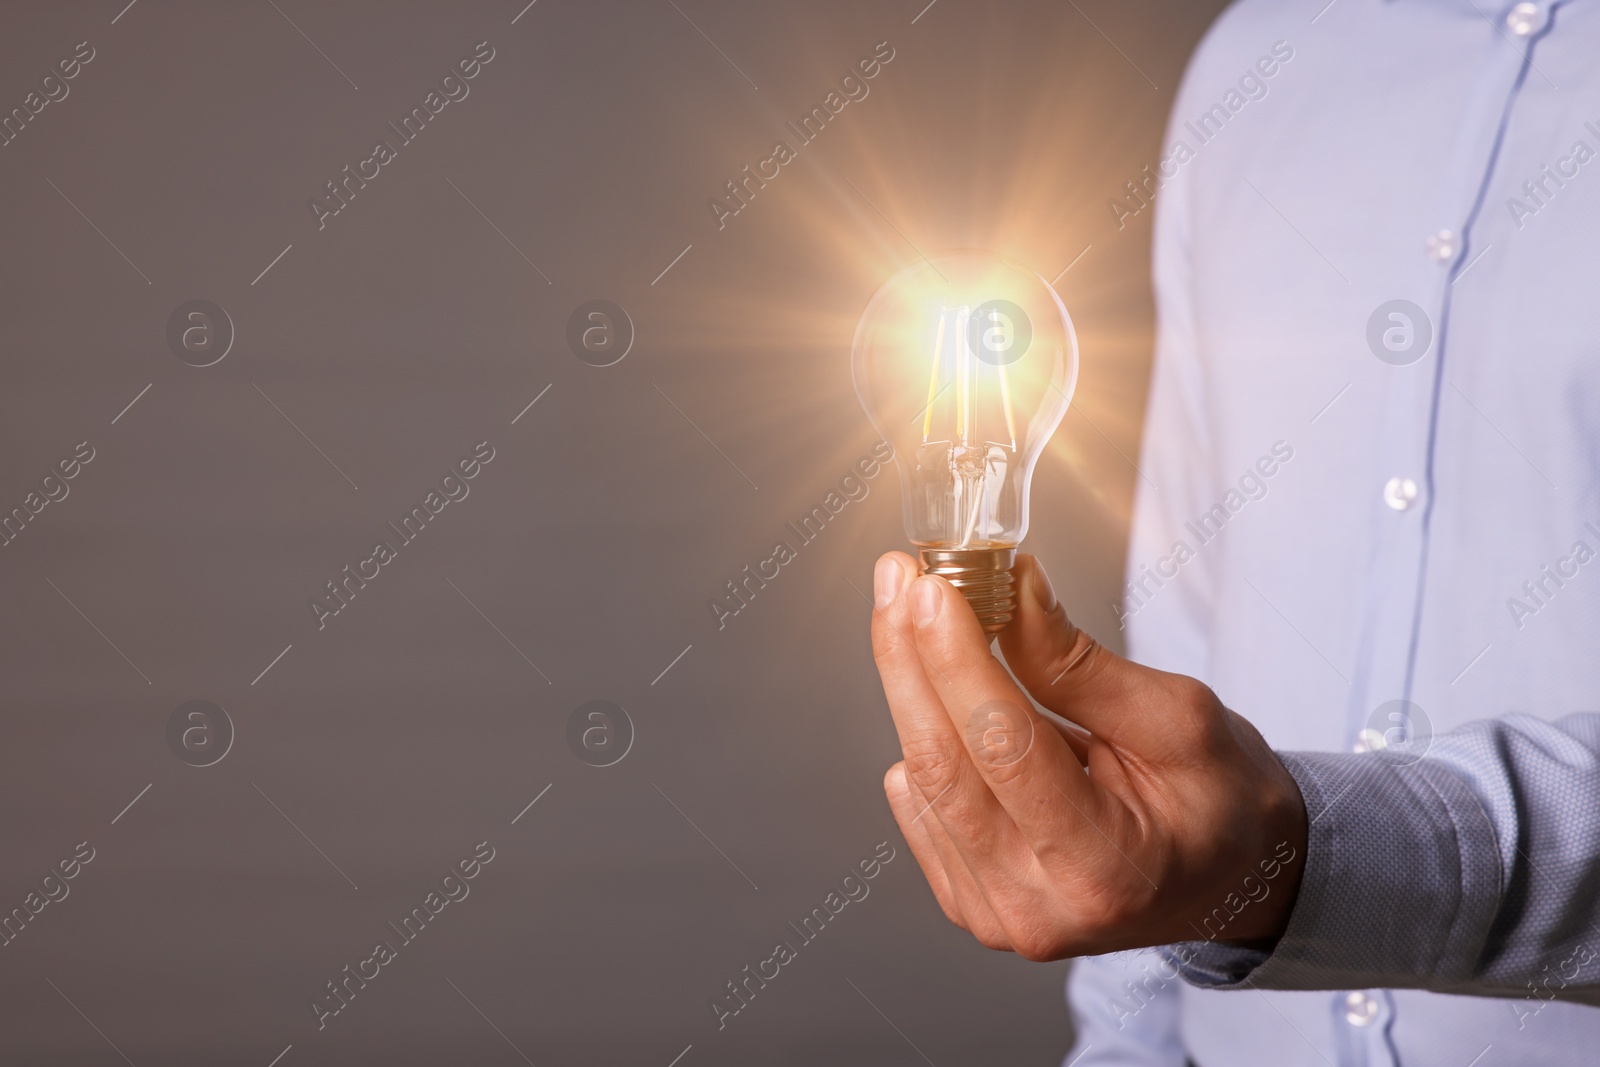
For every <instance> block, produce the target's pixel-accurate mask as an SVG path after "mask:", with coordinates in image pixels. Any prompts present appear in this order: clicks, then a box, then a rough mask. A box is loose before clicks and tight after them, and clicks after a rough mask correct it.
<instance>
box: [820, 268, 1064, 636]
mask: <svg viewBox="0 0 1600 1067" xmlns="http://www.w3.org/2000/svg"><path fill="white" fill-rule="evenodd" d="M851 370H852V375H853V377H854V379H855V386H856V394H857V396H859V397H860V399H861V406H862V407H863V408H865V409H866V412H867V417H868V418H870V419H871V420H872V424H873V426H874V427H876V428H877V430H878V433H880V434H881V435H883V438H884V440H886V441H888V442H889V444H890V445H892V446H893V447H894V450H895V460H896V466H897V467H898V469H899V471H900V487H901V490H902V491H903V505H904V516H905V527H906V536H907V537H909V538H910V539H911V542H912V544H914V545H916V546H917V549H918V556H919V558H920V562H921V565H922V570H923V572H924V573H934V574H940V575H943V576H944V577H945V578H947V579H949V580H950V581H951V582H952V583H953V584H954V585H955V586H956V587H957V588H959V589H960V590H961V591H962V593H964V594H965V595H966V597H967V600H968V602H969V603H971V605H972V607H973V610H974V611H975V612H977V615H978V618H979V621H980V622H981V623H982V624H983V627H984V629H985V630H986V631H987V632H989V633H996V632H998V631H1000V630H1002V629H1004V628H1005V626H1006V624H1007V623H1008V622H1010V621H1011V618H1012V616H1013V615H1014V613H1015V608H1016V596H1015V589H1014V583H1013V579H1012V575H1011V568H1012V565H1013V563H1014V562H1015V560H1016V548H1017V545H1018V544H1019V543H1021V541H1022V538H1023V537H1024V536H1025V535H1026V534H1027V532H1028V490H1029V483H1030V482H1031V481H1032V479H1033V468H1034V465H1035V464H1036V463H1037V462H1038V459H1039V454H1040V453H1041V452H1042V451H1043V450H1044V445H1045V442H1046V441H1047V440H1049V438H1050V435H1051V434H1052V433H1054V432H1055V428H1056V426H1057V425H1059V424H1060V422H1061V419H1062V416H1064V415H1065V414H1066V412H1067V405H1068V403H1069V402H1070V401H1071V399H1072V390H1073V387H1074V386H1075V385H1076V384H1077V380H1078V339H1077V335H1076V334H1075V333H1074V332H1073V329H1072V319H1071V318H1070V317H1069V316H1068V315H1067V309H1066V307H1065V306H1063V305H1062V303H1061V298H1060V297H1058V296H1057V295H1056V292H1055V290H1054V289H1053V288H1051V286H1050V283H1049V282H1047V281H1045V280H1044V279H1043V278H1042V277H1040V276H1039V275H1038V274H1035V273H1034V272H1032V271H1029V270H1026V269H1025V268H1023V267H1020V266H1017V265H1016V264H1014V263H1011V262H1008V261H1007V260H1004V259H1002V258H1000V257H999V256H996V255H994V254H992V253H989V252H979V251H963V252H956V253H953V254H951V255H947V256H941V257H939V258H937V259H932V260H924V261H922V262H920V263H917V264H915V265H913V266H911V267H908V268H906V269H905V270H903V271H901V272H900V273H899V274H896V275H895V276H894V277H893V278H891V279H889V281H887V282H885V283H884V285H883V287H882V288H880V289H879V290H878V291H877V292H876V293H875V294H873V297H872V300H871V302H870V303H868V304H867V310H866V311H865V312H863V313H862V315H861V322H860V323H859V324H858V325H857V326H856V335H855V342H854V344H853V346H852V355H851Z"/></svg>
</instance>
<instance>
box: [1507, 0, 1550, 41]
mask: <svg viewBox="0 0 1600 1067" xmlns="http://www.w3.org/2000/svg"><path fill="white" fill-rule="evenodd" d="M1543 25H1544V12H1543V11H1540V10H1539V5H1538V4H1527V3H1523V4H1518V5H1517V6H1516V7H1514V8H1512V9H1511V11H1510V12H1509V13H1507V15H1506V29H1508V30H1510V31H1511V32H1512V33H1514V34H1516V35H1517V36H1518V37H1529V36H1532V35H1533V34H1535V33H1537V32H1538V31H1539V28H1540V27H1541V26H1543Z"/></svg>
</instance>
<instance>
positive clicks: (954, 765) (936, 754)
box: [901, 737, 961, 794]
mask: <svg viewBox="0 0 1600 1067" xmlns="http://www.w3.org/2000/svg"><path fill="white" fill-rule="evenodd" d="M901 750H902V754H903V755H904V756H905V760H904V764H905V773H906V777H907V778H909V779H910V780H911V781H912V783H913V784H915V785H916V786H917V788H919V789H921V790H923V791H924V792H927V791H929V790H932V791H933V794H937V793H939V792H941V791H943V790H944V789H945V788H947V787H948V786H949V785H950V784H951V783H952V782H954V781H955V778H956V774H957V773H958V770H959V768H960V760H961V757H960V755H959V753H957V752H956V751H955V747H954V746H953V745H952V744H950V743H949V742H947V741H944V740H942V739H940V738H934V737H922V738H916V739H914V740H910V741H907V742H906V743H905V744H904V745H903V746H901Z"/></svg>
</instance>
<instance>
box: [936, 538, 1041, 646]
mask: <svg viewBox="0 0 1600 1067" xmlns="http://www.w3.org/2000/svg"><path fill="white" fill-rule="evenodd" d="M917 562H918V563H920V564H921V565H922V573H923V574H937V575H938V576H939V577H941V578H943V579H944V580H945V581H947V582H949V583H950V584H951V585H953V586H955V587H956V588H957V589H959V590H961V595H962V596H964V597H966V598H967V603H968V604H970V605H972V610H973V613H974V614H976V615H977V616H978V622H979V623H980V624H982V626H983V632H984V633H986V634H997V633H999V632H1000V631H1001V630H1004V629H1005V628H1006V626H1007V625H1008V624H1009V623H1010V622H1011V620H1012V619H1014V618H1016V615H1017V581H1016V578H1015V577H1014V576H1013V575H1012V573H1011V568H1012V567H1013V566H1014V565H1015V564H1016V562H1017V550H1016V549H1015V548H922V549H918V550H917Z"/></svg>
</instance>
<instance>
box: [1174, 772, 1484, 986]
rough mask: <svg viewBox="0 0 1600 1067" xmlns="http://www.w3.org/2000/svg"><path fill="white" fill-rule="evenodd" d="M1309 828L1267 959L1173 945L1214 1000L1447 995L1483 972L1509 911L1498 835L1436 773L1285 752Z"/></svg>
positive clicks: (1198, 944) (1462, 789)
mask: <svg viewBox="0 0 1600 1067" xmlns="http://www.w3.org/2000/svg"><path fill="white" fill-rule="evenodd" d="M1280 758H1281V759H1282V760H1283V764H1284V766H1285V767H1286V768H1288V770H1289V773H1290V774H1291V775H1293V776H1294V779H1295V782H1296V783H1298V785H1299V786H1300V793H1301V796H1302V797H1303V798H1304V799H1305V805H1306V814H1307V818H1308V819H1309V820H1310V829H1309V834H1308V840H1307V845H1306V859H1305V868H1304V871H1303V873H1302V874H1301V879H1300V889H1299V895H1298V896H1297V897H1296V899H1295V905H1294V909H1293V911H1292V912H1291V914H1290V916H1289V925H1288V928H1287V929H1286V930H1285V931H1284V935H1283V937H1282V938H1280V939H1279V941H1278V943H1277V945H1276V946H1275V947H1274V948H1273V949H1272V950H1271V951H1270V952H1265V951H1260V950H1252V949H1243V948H1237V947H1234V946H1229V945H1222V944H1218V943H1216V942H1214V941H1190V942H1183V943H1180V944H1176V945H1169V946H1167V947H1166V948H1165V949H1163V950H1162V951H1163V953H1164V954H1165V955H1166V956H1167V958H1168V959H1170V960H1171V961H1172V962H1173V965H1174V966H1176V967H1177V968H1178V970H1179V972H1180V973H1181V974H1182V975H1183V977H1184V979H1185V980H1187V981H1189V982H1190V983H1192V984H1194V985H1198V986H1202V987H1206V988H1212V989H1232V988H1242V987H1244V986H1255V987H1258V988H1262V989H1392V988H1423V987H1426V988H1434V989H1437V988H1440V987H1442V986H1449V985H1451V984H1454V983H1458V982H1465V981H1467V980H1469V979H1470V978H1471V976H1472V975H1473V973H1474V970H1475V965H1476V963H1477V961H1478V959H1479V956H1480V955H1481V953H1482V950H1483V947H1484V943H1485V940H1486V938H1487V937H1488V934H1489V930H1490V927H1491V924H1492V923H1493V921H1494V917H1495V913H1496V909H1497V907H1498V904H1499V899H1500V890H1501V885H1500V883H1501V880H1502V878H1501V863H1500V854H1499V850H1498V847H1497V845H1496V839H1495V833H1494V827H1493V824H1492V823H1491V821H1490V819H1489V816H1488V815H1487V814H1486V813H1485V811H1484V809H1483V806H1482V805H1481V804H1480V803H1479V802H1478V799H1477V798H1476V797H1475V796H1474V795H1473V793H1472V791H1471V790H1470V789H1469V788H1468V786H1467V785H1466V783H1465V782H1464V781H1463V780H1462V779H1460V778H1458V777H1457V776H1456V775H1455V774H1453V773H1452V772H1451V771H1450V769H1449V768H1447V767H1445V766H1444V765H1443V764H1441V763H1438V762H1437V761H1429V760H1425V759H1424V760H1414V759H1413V760H1407V759H1406V758H1405V757H1403V756H1400V755H1397V754H1390V753H1382V752H1380V753H1372V754H1363V755H1351V754H1345V753H1331V752H1300V753H1280Z"/></svg>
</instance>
